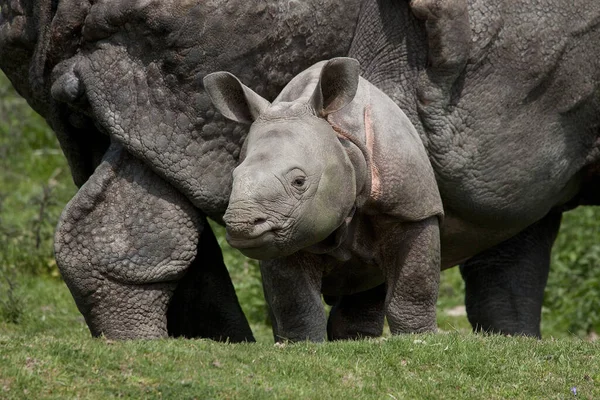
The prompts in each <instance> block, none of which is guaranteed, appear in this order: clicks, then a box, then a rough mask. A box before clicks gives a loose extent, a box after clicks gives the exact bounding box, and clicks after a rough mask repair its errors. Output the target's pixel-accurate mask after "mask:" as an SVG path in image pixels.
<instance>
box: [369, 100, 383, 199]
mask: <svg viewBox="0 0 600 400" xmlns="http://www.w3.org/2000/svg"><path fill="white" fill-rule="evenodd" d="M365 142H366V143H365V145H366V146H367V151H368V152H369V156H370V157H371V162H370V167H371V196H370V197H371V199H373V200H378V199H380V198H381V195H382V190H381V179H380V175H379V170H378V169H377V166H376V165H375V163H374V162H373V144H374V143H375V134H374V132H373V121H371V107H370V106H366V107H365Z"/></svg>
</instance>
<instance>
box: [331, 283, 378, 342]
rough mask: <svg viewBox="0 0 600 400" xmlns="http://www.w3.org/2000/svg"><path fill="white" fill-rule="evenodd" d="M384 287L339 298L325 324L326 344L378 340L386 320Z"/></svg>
mask: <svg viewBox="0 0 600 400" xmlns="http://www.w3.org/2000/svg"><path fill="white" fill-rule="evenodd" d="M384 305H385V285H384V284H382V285H379V286H377V287H374V288H373V289H370V290H366V291H364V292H360V293H355V294H351V295H346V296H340V298H339V299H338V300H337V302H336V303H335V304H334V305H333V308H332V309H331V312H330V313H329V318H328V320H327V338H328V339H329V340H347V339H360V338H365V337H379V336H381V335H382V334H383V324H384V320H385V310H384Z"/></svg>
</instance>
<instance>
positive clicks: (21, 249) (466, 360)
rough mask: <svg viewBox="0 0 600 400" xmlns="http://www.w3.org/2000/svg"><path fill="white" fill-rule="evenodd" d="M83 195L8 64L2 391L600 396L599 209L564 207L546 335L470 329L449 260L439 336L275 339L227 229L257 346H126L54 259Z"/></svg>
mask: <svg viewBox="0 0 600 400" xmlns="http://www.w3.org/2000/svg"><path fill="white" fill-rule="evenodd" d="M74 192H75V187H74V186H73V184H72V182H71V180H70V176H69V173H68V169H67V166H66V162H65V160H64V157H63V156H62V153H61V152H60V150H59V149H58V147H57V144H56V140H55V138H54V136H53V134H52V132H51V131H50V130H49V129H48V128H47V127H46V126H45V124H44V123H43V121H42V120H41V119H40V118H39V117H37V116H36V115H35V114H33V112H32V111H31V110H29V109H28V108H27V107H26V105H25V104H24V102H23V101H22V100H20V99H19V98H17V97H16V96H15V95H14V93H12V91H11V90H10V88H9V86H8V84H7V82H6V79H5V78H4V77H3V76H2V75H0V398H2V399H4V398H7V399H12V398H16V399H19V398H61V399H63V398H112V397H133V398H161V397H163V398H346V397H351V398H389V399H400V398H432V399H433V398H436V399H437V398H460V399H463V398H483V397H485V398H523V399H526V398H527V399H529V398H544V399H547V398H556V399H564V398H572V397H575V396H577V397H583V398H590V399H591V398H600V389H599V388H600V360H599V359H598V357H600V347H599V346H600V345H599V344H598V342H596V343H590V342H588V341H587V340H584V339H587V338H589V337H590V334H593V333H594V332H597V331H598V330H599V329H600V273H598V272H597V271H598V270H599V267H600V229H598V222H599V221H600V212H599V210H598V209H592V208H582V209H578V210H576V211H574V212H572V213H569V214H567V215H566V216H565V220H564V223H563V227H562V228H561V235H560V236H559V239H558V241H557V246H556V248H555V250H554V253H553V258H552V271H551V275H550V280H549V285H548V291H547V294H546V305H545V307H544V312H543V315H544V319H543V326H542V332H543V334H544V337H545V338H546V339H544V340H542V341H537V340H531V339H524V338H505V337H487V336H481V335H477V336H476V335H472V334H470V327H469V325H468V322H467V320H466V317H465V315H464V307H463V306H462V305H463V298H462V297H463V290H464V288H463V284H462V281H461V279H460V275H459V273H458V271H457V269H452V270H449V271H445V272H444V273H443V274H442V285H441V290H440V299H439V301H438V323H439V326H440V329H441V331H442V332H444V333H442V334H438V335H434V336H432V335H425V336H407V337H399V338H391V339H389V338H388V339H386V340H378V341H363V342H355V343H327V344H323V345H311V344H304V343H301V344H297V345H288V346H284V347H276V346H273V344H272V343H271V335H270V332H269V327H268V326H267V324H266V312H265V304H264V300H263V298H262V290H261V287H260V278H259V273H258V268H257V265H256V263H255V262H253V261H249V260H247V259H245V258H243V257H240V255H239V254H238V253H237V252H236V251H235V250H233V249H230V248H229V247H228V246H227V245H226V243H225V242H224V241H223V239H222V235H220V241H221V244H222V246H223V249H224V255H225V261H226V264H227V265H228V267H229V269H230V271H231V275H232V279H233V281H234V284H235V286H236V289H237V291H238V294H239V298H240V302H241V304H242V307H243V308H244V311H245V313H246V315H247V316H248V318H249V320H250V322H251V325H252V328H253V330H254V332H255V333H256V336H257V339H258V341H259V343H257V344H252V345H244V344H241V345H232V344H217V343H212V342H208V341H201V340H191V341H190V340H162V341H150V342H148V341H133V342H125V343H118V342H109V341H105V340H102V339H91V338H90V336H89V332H88V330H87V327H86V326H85V323H84V321H83V318H82V317H81V315H80V314H79V313H78V311H77V309H76V307H75V305H74V303H73V300H72V298H71V296H70V294H69V292H68V290H67V288H66V286H65V285H64V283H63V282H62V281H61V280H60V276H59V274H58V271H57V269H56V265H55V263H54V260H53V256H52V232H53V229H54V226H55V224H56V221H57V219H58V216H59V214H60V211H61V210H62V208H63V207H64V204H65V203H66V202H67V201H68V200H69V198H70V197H71V196H72V194H73V193H74ZM217 230H220V228H217ZM553 338H560V339H553ZM575 393H576V394H575Z"/></svg>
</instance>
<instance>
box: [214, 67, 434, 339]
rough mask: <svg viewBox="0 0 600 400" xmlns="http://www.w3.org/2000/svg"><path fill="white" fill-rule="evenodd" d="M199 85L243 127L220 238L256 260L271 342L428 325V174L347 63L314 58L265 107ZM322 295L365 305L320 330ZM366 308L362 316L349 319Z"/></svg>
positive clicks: (394, 110) (238, 89)
mask: <svg viewBox="0 0 600 400" xmlns="http://www.w3.org/2000/svg"><path fill="white" fill-rule="evenodd" d="M204 87H205V88H206V90H207V92H208V93H209V95H210V96H211V99H212V100H213V103H214V105H215V106H216V108H217V109H218V110H219V111H220V112H221V113H222V114H223V115H224V116H226V117H227V118H230V119H232V120H234V121H237V122H246V123H249V122H252V121H254V122H253V123H252V125H251V127H250V131H249V133H248V137H247V139H246V143H245V145H244V149H245V151H244V154H243V155H242V158H241V163H240V165H239V166H238V167H237V168H236V169H235V170H234V171H233V188H232V191H231V197H230V201H229V206H228V208H227V211H226V213H225V216H224V217H223V219H224V221H225V224H226V227H227V240H228V241H229V243H230V244H231V245H232V246H234V247H237V248H238V249H239V250H240V251H241V252H242V253H244V254H245V255H247V256H250V257H254V258H258V259H261V260H264V261H263V263H262V266H261V271H262V274H263V282H264V285H265V296H266V298H267V302H268V304H269V306H270V309H271V314H272V320H273V321H274V322H273V326H274V328H275V329H274V333H275V337H276V339H277V340H293V341H298V340H305V339H309V340H315V341H320V340H323V338H324V337H325V333H326V331H328V336H329V338H331V339H340V338H358V337H361V336H365V335H370V334H373V333H375V334H381V330H382V329H383V318H381V316H382V314H384V313H385V314H386V315H387V319H388V322H389V325H390V330H391V332H392V333H393V334H399V333H409V332H410V333H414V332H425V331H433V330H435V328H436V318H435V305H436V300H437V292H438V282H439V271H440V265H439V261H440V246H439V229H438V218H441V216H442V215H443V210H442V202H441V199H440V195H439V192H438V190H437V185H436V182H435V178H434V174H433V169H432V168H431V165H430V163H429V159H428V158H427V154H426V152H425V148H424V147H423V144H422V143H421V139H420V138H419V136H418V134H417V132H416V131H415V129H414V127H413V126H412V124H411V123H410V121H409V120H408V118H407V117H406V115H405V114H404V113H403V112H402V110H400V108H398V106H397V105H396V104H394V102H393V101H392V100H390V99H389V97H387V96H386V95H385V94H384V93H382V92H381V91H380V90H378V89H377V88H376V87H375V86H373V85H371V84H370V83H369V82H367V81H366V80H364V79H362V78H360V77H359V64H358V62H356V60H354V59H351V58H345V57H340V58H334V59H332V60H330V61H327V62H325V61H323V62H319V63H317V64H315V65H314V66H312V67H310V68H308V69H307V70H305V71H303V72H301V73H300V74H299V75H298V76H296V77H295V78H294V79H292V81H291V82H290V83H289V84H288V85H287V86H286V87H285V88H284V89H283V91H282V92H281V94H280V95H279V96H278V97H277V98H276V99H275V100H274V101H273V103H269V102H268V101H267V100H265V99H264V98H262V97H260V96H259V95H257V94H256V93H254V92H253V91H252V90H251V89H250V88H248V87H246V86H244V85H243V84H242V83H241V82H240V81H239V80H238V79H237V78H236V77H235V76H233V75H231V74H230V73H227V72H216V73H213V74H210V75H207V76H206V77H205V78H204ZM307 253H308V254H307ZM384 283H385V290H380V291H378V292H377V293H376V294H372V293H373V291H374V290H375V291H376V290H377V289H376V288H377V287H379V286H380V285H382V284H384ZM321 293H323V294H325V295H327V296H345V295H355V296H356V295H357V294H358V295H359V296H361V297H363V299H362V300H363V301H364V300H365V299H364V297H367V299H368V300H370V301H365V304H364V305H363V304H362V302H360V301H357V302H356V303H355V304H354V305H353V309H351V311H353V312H351V313H346V314H349V315H347V316H346V320H341V319H340V318H332V319H331V320H330V321H329V322H328V323H327V328H326V324H325V315H324V312H323V307H322V304H321V297H320V295H321ZM377 295H379V296H380V300H379V301H376V300H375V299H376V296H377ZM373 302H375V303H376V305H378V306H379V308H378V309H377V308H375V306H374V305H373V304H372V303H373ZM365 306H368V307H373V308H374V310H373V311H374V312H373V316H372V319H370V320H369V319H366V318H365V317H366V316H365V315H360V320H361V321H357V320H356V317H355V318H352V316H353V315H356V314H358V312H357V311H363V308H364V307H365ZM338 308H339V307H338ZM342 310H343V307H342ZM336 314H340V313H339V312H338V313H336V312H334V313H332V316H335V315H336ZM367 315H368V314H367ZM358 322H362V323H363V326H360V324H359V323H358ZM372 327H377V328H378V329H371V328H372ZM366 328H369V329H366ZM351 329H354V330H351Z"/></svg>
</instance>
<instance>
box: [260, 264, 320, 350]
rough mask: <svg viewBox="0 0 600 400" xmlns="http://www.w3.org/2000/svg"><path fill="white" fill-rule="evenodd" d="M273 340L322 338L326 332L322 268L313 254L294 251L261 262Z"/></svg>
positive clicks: (314, 339) (294, 340)
mask: <svg viewBox="0 0 600 400" xmlns="http://www.w3.org/2000/svg"><path fill="white" fill-rule="evenodd" d="M260 271H261V275H262V281H263V290H264V293H265V299H266V301H267V305H268V307H269V314H270V316H271V322H272V324H273V335H274V336H275V341H277V342H282V341H292V342H298V341H303V340H309V341H312V342H322V341H324V340H325V337H326V334H327V319H326V316H325V308H324V307H323V303H322V301H321V280H322V276H323V271H322V268H321V267H320V263H319V262H318V259H317V257H316V256H314V255H312V254H306V253H295V254H292V255H291V256H288V257H285V258H280V259H273V260H265V261H261V263H260Z"/></svg>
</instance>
